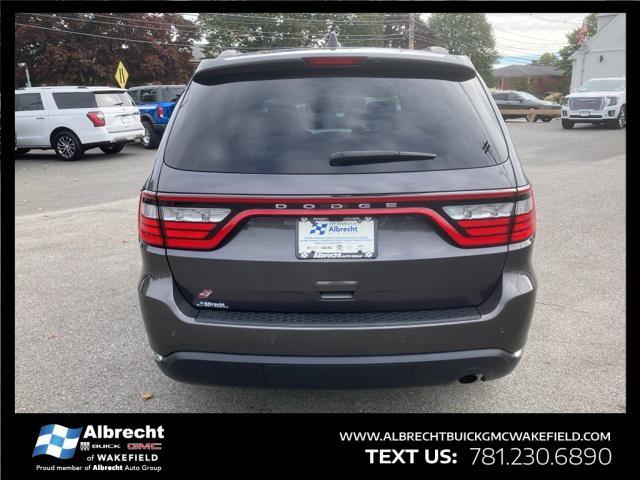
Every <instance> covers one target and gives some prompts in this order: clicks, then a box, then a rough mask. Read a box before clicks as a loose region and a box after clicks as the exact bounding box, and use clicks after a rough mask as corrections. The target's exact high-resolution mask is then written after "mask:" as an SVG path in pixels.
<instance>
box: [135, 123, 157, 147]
mask: <svg viewBox="0 0 640 480" xmlns="http://www.w3.org/2000/svg"><path fill="white" fill-rule="evenodd" d="M142 125H143V126H144V136H143V137H142V138H141V139H140V143H142V146H143V147H144V148H148V149H151V148H158V145H160V139H161V137H160V135H158V133H157V132H155V131H154V130H153V128H152V127H151V123H150V122H142Z"/></svg>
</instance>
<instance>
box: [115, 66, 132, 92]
mask: <svg viewBox="0 0 640 480" xmlns="http://www.w3.org/2000/svg"><path fill="white" fill-rule="evenodd" d="M128 79H129V72H127V69H126V68H124V63H122V62H120V63H119V64H118V69H117V70H116V81H117V82H118V85H120V88H124V86H125V85H126V84H127V80H128Z"/></svg>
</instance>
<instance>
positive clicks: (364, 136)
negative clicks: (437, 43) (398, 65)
mask: <svg viewBox="0 0 640 480" xmlns="http://www.w3.org/2000/svg"><path fill="white" fill-rule="evenodd" d="M471 99H473V102H472V100H471ZM174 121H175V124H174V127H173V128H172V130H171V133H170V139H169V141H168V142H167V148H166V151H165V158H164V160H165V162H166V163H167V164H168V165H170V166H172V167H174V168H179V169H184V170H196V171H206V172H227V173H260V174H263V173H264V174H288V173H291V174H305V173H309V174H314V173H315V174H331V173H383V172H403V171H422V170H448V169H460V168H475V167H484V166H490V165H495V164H497V163H501V162H502V161H504V160H506V157H507V150H506V143H505V138H504V136H503V134H502V131H501V129H500V126H499V124H498V121H497V119H496V116H495V113H494V111H493V110H492V108H491V104H490V102H489V101H488V100H487V96H486V93H485V91H484V89H483V88H482V86H481V85H480V83H479V81H478V80H477V79H475V78H474V79H472V80H469V81H466V82H462V83H457V82H451V81H446V80H434V79H408V78H378V77H376V78H369V77H367V78H351V77H346V78H345V77H336V78H333V77H322V78H291V79H276V80H260V81H248V82H235V83H227V84H221V85H213V86H206V85H201V84H198V83H195V82H193V83H192V85H191V87H190V88H189V91H188V92H187V94H186V97H185V98H184V100H183V103H182V107H181V108H180V111H179V112H178V115H177V117H176V118H175V120H174ZM353 151H358V152H362V151H367V152H372V151H378V152H379V151H387V152H424V153H432V154H435V155H436V156H435V158H433V159H420V160H410V161H401V162H399V161H393V162H386V163H369V164H363V165H362V164H361V165H339V166H338V165H336V166H332V165H330V163H329V160H330V156H331V155H332V154H336V153H339V152H353Z"/></svg>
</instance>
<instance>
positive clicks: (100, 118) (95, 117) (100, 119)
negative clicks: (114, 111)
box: [87, 112, 105, 127]
mask: <svg viewBox="0 0 640 480" xmlns="http://www.w3.org/2000/svg"><path fill="white" fill-rule="evenodd" d="M87 117H88V118H89V120H91V123H93V126H94V127H104V126H105V121H104V113H102V112H89V113H87Z"/></svg>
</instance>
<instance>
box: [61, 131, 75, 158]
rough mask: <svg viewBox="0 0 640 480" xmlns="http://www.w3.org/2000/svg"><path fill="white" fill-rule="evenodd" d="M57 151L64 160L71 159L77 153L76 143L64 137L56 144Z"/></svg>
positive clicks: (68, 137)
mask: <svg viewBox="0 0 640 480" xmlns="http://www.w3.org/2000/svg"><path fill="white" fill-rule="evenodd" d="M56 150H57V151H58V153H59V154H60V156H61V157H63V158H71V157H73V155H74V154H75V153H76V142H75V141H74V140H73V138H71V137H70V136H68V135H62V136H61V137H59V138H58V141H57V142H56Z"/></svg>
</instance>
